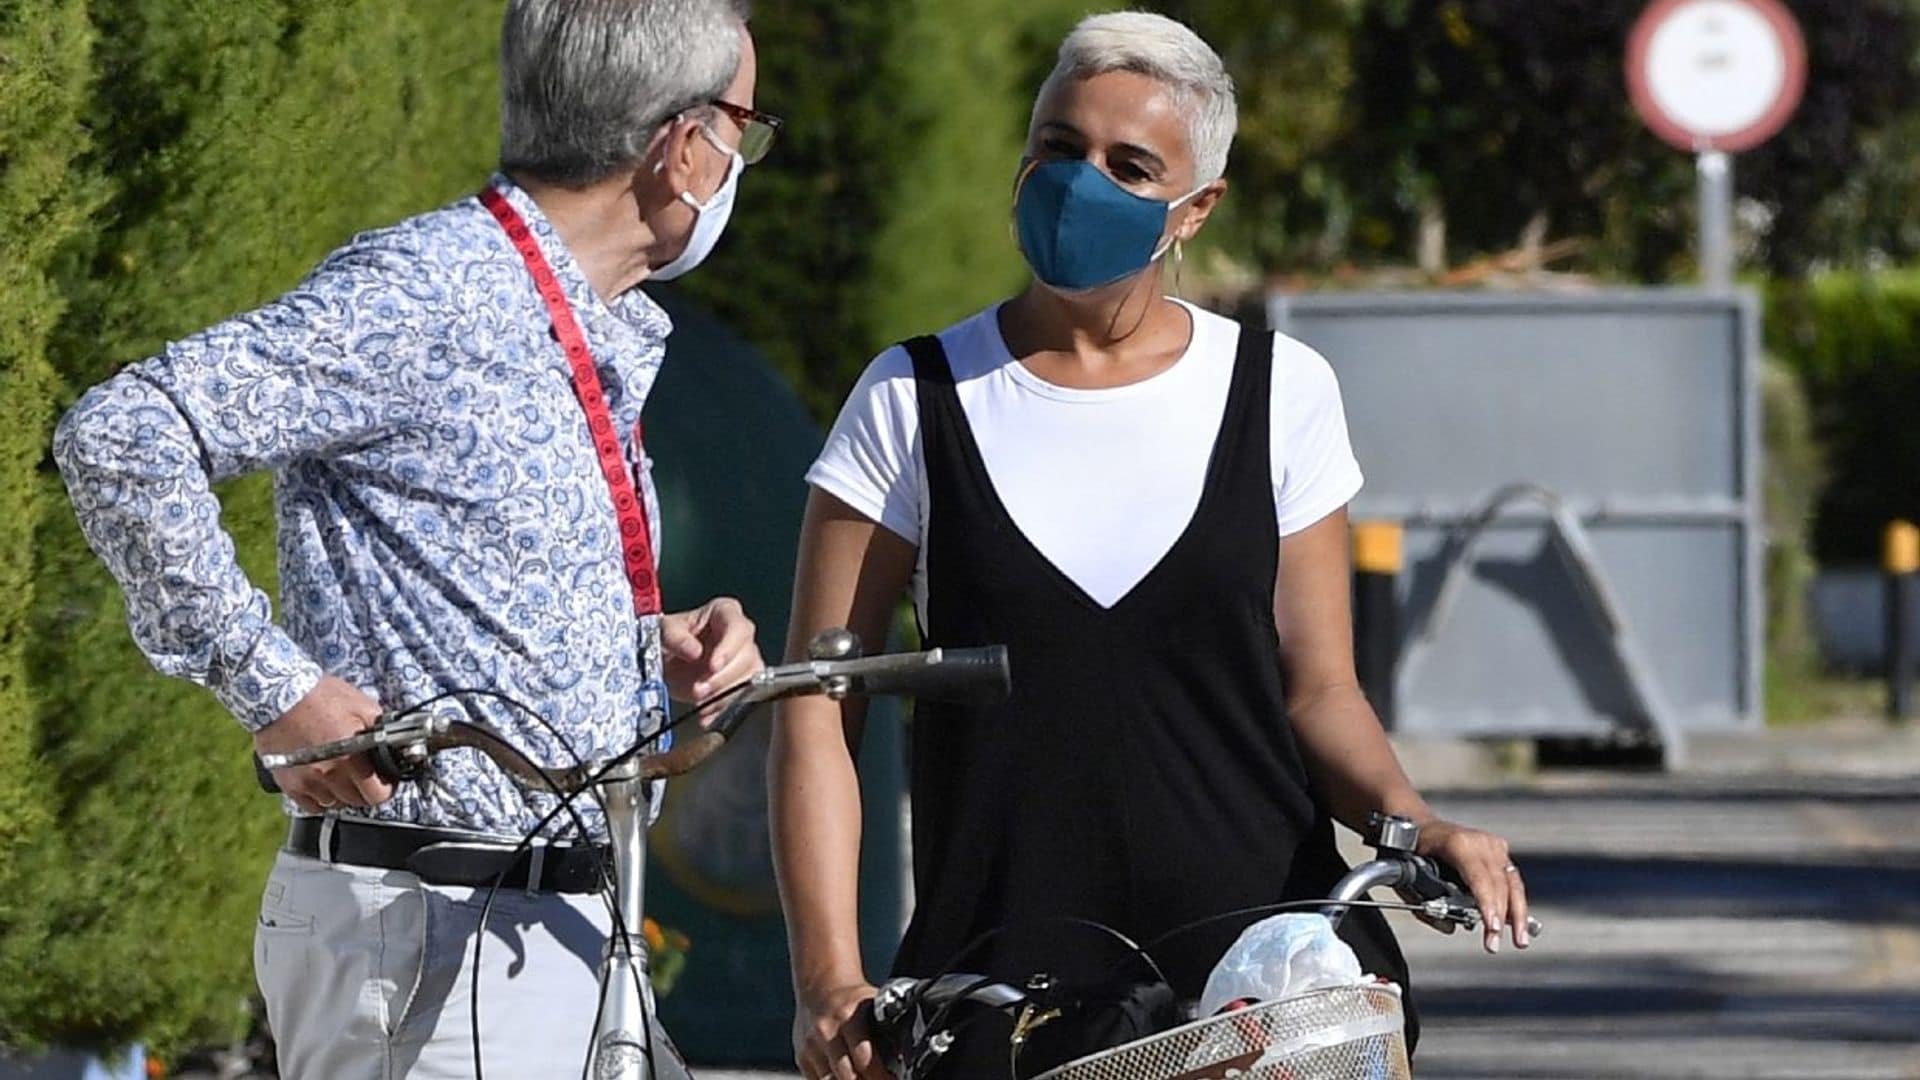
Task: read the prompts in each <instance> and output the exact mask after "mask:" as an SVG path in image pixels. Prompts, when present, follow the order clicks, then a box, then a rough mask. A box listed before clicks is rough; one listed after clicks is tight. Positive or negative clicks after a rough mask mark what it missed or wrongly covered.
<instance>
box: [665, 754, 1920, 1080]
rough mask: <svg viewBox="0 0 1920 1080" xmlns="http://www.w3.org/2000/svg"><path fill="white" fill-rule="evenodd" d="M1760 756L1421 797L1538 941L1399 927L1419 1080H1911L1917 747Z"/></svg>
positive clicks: (1917, 1012)
mask: <svg viewBox="0 0 1920 1080" xmlns="http://www.w3.org/2000/svg"><path fill="white" fill-rule="evenodd" d="M1807 738H1809V740H1810V744H1811V739H1812V738H1813V737H1811V736H1807ZM1768 745H1769V746H1772V747H1773V749H1770V750H1767V751H1766V752H1764V753H1762V752H1758V751H1751V750H1750V749H1749V750H1740V751H1739V752H1738V754H1736V755H1735V757H1728V756H1726V755H1724V754H1723V755H1721V756H1720V757H1718V758H1717V759H1716V758H1708V759H1706V760H1702V761H1701V762H1700V763H1699V764H1698V766H1697V767H1696V769H1695V771H1694V772H1691V773H1689V774H1686V775H1682V776H1661V775H1645V774H1631V773H1625V774H1623V773H1617V772H1615V773H1605V772H1587V773H1564V772H1563V773H1552V772H1549V773H1544V774H1541V775H1539V776H1536V777H1533V778H1530V779H1529V780H1527V781H1526V782H1525V783H1524V784H1519V785H1515V786H1511V787H1500V786H1494V787H1491V788H1488V787H1478V788H1455V789H1453V790H1437V791H1430V797H1431V798H1432V801H1433V802H1434V804H1435V805H1436V807H1437V808H1438V809H1439V810H1440V811H1441V812H1442V813H1443V814H1446V815H1447V816H1449V817H1452V818H1454V819H1455V820H1460V821H1465V822H1469V823H1472V824H1475V825H1479V826H1481V827H1484V828H1488V829H1491V830H1494V831H1496V832H1499V833H1501V834H1502V835H1505V836H1506V837H1508V838H1509V839H1510V840H1511V841H1512V843H1513V845H1514V850H1515V852H1516V856H1515V858H1516V862H1518V863H1519V865H1520V866H1521V867H1522V868H1523V870H1524V872H1525V874H1526V879H1527V882H1528V885H1529V889H1530V892H1531V895H1532V897H1533V901H1534V906H1535V912H1536V914H1537V915H1538V916H1539V918H1540V919H1541V920H1542V921H1543V922H1544V923H1545V924H1546V933H1545V934H1544V936H1543V937H1542V938H1541V939H1540V941H1539V942H1538V944H1537V945H1536V946H1535V947H1534V948H1532V949H1530V950H1527V951H1526V952H1524V953H1516V952H1514V951H1513V950H1511V949H1508V950H1507V951H1505V952H1503V953H1501V954H1500V955H1499V956H1496V957H1489V956H1486V955H1485V954H1484V953H1482V952H1481V951H1480V949H1479V946H1478V942H1477V940H1473V939H1469V938H1468V937H1466V936H1464V935H1454V936H1452V937H1446V936H1442V935H1440V934H1437V933H1435V932H1433V931H1431V930H1428V929H1426V928H1425V927H1423V926H1420V925H1418V924H1416V923H1413V922H1412V921H1411V920H1407V921H1404V922H1401V923H1398V924H1397V926H1398V929H1399V930H1400V934H1401V941H1402V944H1403V946H1404V947H1405V948H1406V951H1407V953H1408V955H1409V959H1410V962H1411V964H1412V967H1413V972H1414V982H1415V986H1416V988H1417V990H1418V992H1419V993H1420V995H1421V998H1420V1000H1421V1008H1422V1011H1423V1013H1424V1015H1425V1018H1426V1035H1425V1037H1424V1039H1423V1041H1422V1043H1421V1046H1420V1051H1419V1054H1418V1056H1417V1057H1416V1059H1415V1066H1416V1071H1417V1072H1418V1074H1419V1075H1420V1076H1421V1077H1422V1078H1423V1080H1430V1078H1431V1080H1439V1078H1467V1077H1474V1078H1487V1080H1508V1078H1522V1077H1528V1078H1542V1080H1558V1078H1575V1077H1578V1078H1603V1077H1633V1078H1650V1080H1651V1078H1679V1077H1713V1078H1722V1077H1724V1078H1741V1080H1758V1078H1782V1080H1785V1078H1796V1080H1798V1078H1815V1077H1845V1078H1861V1080H1867V1078H1901V1077H1911V1078H1916V1080H1920V733H1913V732H1907V733H1899V734H1897V736H1896V737H1893V738H1890V739H1887V740H1880V741H1878V742H1875V743H1871V744H1868V743H1859V744H1856V745H1850V746H1849V748H1848V750H1847V754H1846V756H1845V759H1844V760H1842V759H1840V758H1831V759H1827V758H1820V757H1817V756H1815V754H1814V752H1813V751H1812V750H1809V751H1807V752H1805V753H1801V752H1798V751H1793V750H1791V748H1789V750H1788V751H1781V750H1780V749H1779V746H1780V745H1781V744H1779V743H1772V744H1768ZM1736 749H1737V748H1736ZM1740 755H1744V756H1740ZM1734 760H1737V761H1738V762H1740V764H1739V765H1738V767H1716V764H1715V762H1716V761H1718V762H1719V763H1720V765H1722V766H1725V765H1726V763H1727V762H1728V761H1734ZM1754 769H1757V770H1759V771H1750V770H1754ZM1415 779H1416V780H1417V781H1422V782H1423V784H1424V786H1426V787H1428V788H1433V787H1434V785H1433V783H1432V782H1430V781H1428V780H1424V779H1423V778H1422V777H1421V776H1420V775H1419V771H1418V770H1415ZM789 1075H791V1074H783V1073H742V1072H725V1071H703V1072H702V1073H701V1076H702V1077H703V1080H749V1078H753V1080H771V1078H775V1077H784V1076H789Z"/></svg>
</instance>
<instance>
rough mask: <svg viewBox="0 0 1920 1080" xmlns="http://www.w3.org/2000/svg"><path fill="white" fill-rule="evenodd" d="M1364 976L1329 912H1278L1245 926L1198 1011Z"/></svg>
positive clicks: (1341, 983)
mask: <svg viewBox="0 0 1920 1080" xmlns="http://www.w3.org/2000/svg"><path fill="white" fill-rule="evenodd" d="M1360 979H1361V973H1360V959H1359V958H1358V957H1356V956H1354V955H1353V950H1352V949H1350V948H1348V947H1347V943H1346V942H1344V941H1341V940H1340V938H1339V936H1338V935H1336V934H1335V933H1334V932H1333V924H1332V923H1329V922H1328V921H1327V920H1326V917H1325V916H1323V915H1318V914H1312V913H1306V912H1293V913H1289V914H1286V915H1275V916H1273V917H1271V918H1267V919H1262V920H1260V921H1259V922H1257V923H1254V924H1253V925H1252V926H1249V927H1247V928H1246V930H1244V931H1242V932H1241V934H1240V937H1239V940H1237V941H1235V942H1234V943H1233V947H1232V948H1230V949H1228V950H1227V952H1226V955H1224V956H1222V957H1221V958H1220V962H1219V963H1218V964H1215V965H1214V967H1213V972H1212V973H1211V974H1209V975H1208V976H1207V986H1206V989H1205V990H1204V991H1202V992H1201V994H1200V1015H1201V1016H1203V1017H1206V1016H1212V1015H1213V1014H1214V1013H1216V1012H1219V1011H1220V1009H1221V1008H1223V1007H1224V1006H1226V1005H1227V1004H1228V1003H1229V1002H1234V1001H1239V1000H1241V999H1243V998H1246V999H1251V1000H1254V1001H1278V1000H1280V999H1282V998H1288V997H1292V996H1294V995H1296V994H1304V993H1306V992H1308V991H1310V990H1319V989H1323V988H1325V987H1329V986H1349V985H1352V984H1353V983H1356V982H1359V981H1360Z"/></svg>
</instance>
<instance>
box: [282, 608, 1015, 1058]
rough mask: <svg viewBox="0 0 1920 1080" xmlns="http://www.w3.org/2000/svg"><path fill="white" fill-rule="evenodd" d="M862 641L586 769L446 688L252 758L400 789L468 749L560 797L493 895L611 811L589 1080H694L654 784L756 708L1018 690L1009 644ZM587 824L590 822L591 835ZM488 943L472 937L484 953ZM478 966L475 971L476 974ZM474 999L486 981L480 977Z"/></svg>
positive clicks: (698, 711) (826, 648)
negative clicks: (328, 767) (665, 740)
mask: <svg viewBox="0 0 1920 1080" xmlns="http://www.w3.org/2000/svg"><path fill="white" fill-rule="evenodd" d="M859 653H860V645H859V641H858V639H857V638H855V637H854V635H853V634H851V633H849V632H847V631H845V630H829V631H826V632H824V633H822V634H820V635H819V636H817V637H816V638H815V639H814V640H813V642H812V644H811V646H810V647H809V649H808V656H809V659H808V660H805V661H801V662H798V663H792V664H784V665H780V666H776V667H768V668H765V669H763V670H762V671H761V672H760V673H759V674H757V675H755V676H754V677H753V678H752V679H750V680H747V681H746V682H743V683H741V684H739V685H737V686H734V687H730V688H728V689H726V690H723V691H721V692H720V693H718V694H715V695H714V696H713V697H711V698H709V699H708V700H706V701H704V702H700V703H698V704H696V705H695V706H694V707H693V709H691V710H690V711H689V712H687V713H686V714H685V715H684V716H683V717H682V718H681V719H680V720H677V721H675V722H674V723H673V724H670V725H668V726H667V728H665V729H664V730H663V731H661V732H656V733H654V734H653V735H649V736H647V737H645V738H643V739H642V740H641V741H640V742H639V743H637V744H636V745H635V746H633V747H632V748H630V749H628V750H627V751H625V752H624V753H621V754H618V755H615V756H614V757H612V758H610V759H606V760H601V761H589V762H577V763H576V764H574V765H573V766H571V767H568V768H561V769H550V768H546V767H543V766H541V765H539V764H536V763H535V762H534V761H533V760H532V759H531V758H529V757H528V756H527V755H525V754H524V753H522V752H521V751H520V750H518V749H517V748H515V747H514V746H513V744H512V743H511V742H510V741H509V740H508V739H507V738H506V737H505V736H503V735H501V734H500V733H499V732H497V731H495V730H493V729H492V728H491V727H489V726H487V725H484V724H480V723H475V722H473V721H467V720H455V719H451V718H449V717H447V716H445V715H444V714H432V715H429V714H427V713H426V712H425V711H424V710H425V709H426V707H427V706H429V705H431V704H433V703H435V702H437V701H440V700H442V699H444V698H447V697H457V696H460V695H462V694H479V695H484V696H489V697H495V698H501V699H502V700H506V701H508V702H509V703H511V704H514V705H515V706H517V707H519V708H521V709H524V710H526V711H527V712H528V713H530V714H533V715H535V716H537V715H538V714H537V713H533V710H531V709H527V708H526V706H524V705H521V704H520V703H518V702H514V701H512V699H510V698H505V697H504V695H500V694H497V693H495V692H493V691H487V690H465V691H450V692H449V693H447V694H443V695H440V696H439V697H436V698H434V699H431V700H430V701H427V702H422V703H421V704H419V705H415V706H412V707H410V708H408V709H405V710H402V711H400V712H397V713H394V714H393V715H391V716H387V717H382V718H381V720H380V722H378V723H376V724H375V725H374V726H373V727H371V728H368V729H367V730H366V731H363V732H361V733H359V734H357V735H353V736H350V737H348V738H344V739H338V740H335V741H332V742H328V743H322V744H318V745H315V746H310V747H306V748H304V749H301V750H297V751H293V752H290V753H285V754H271V755H266V756H265V757H262V758H257V759H256V769H257V772H258V775H259V779H260V783H261V786H262V787H263V788H265V789H266V790H268V791H278V790H279V788H278V785H277V784H275V783H274V781H273V777H272V770H274V769H283V768H288V767H291V766H296V765H308V764H312V763H314V762H319V761H326V760H330V759H333V758H340V757H350V756H352V755H355V754H366V755H368V757H369V758H370V759H371V761H372V763H373V766H374V769H375V771H376V772H377V773H379V775H380V776H381V778H382V779H385V780H387V781H388V782H390V783H396V782H401V781H406V780H415V779H419V778H420V777H421V776H422V775H423V774H424V772H425V770H426V767H427V763H428V761H429V760H430V759H431V758H432V756H433V755H434V754H436V753H439V752H441V751H443V750H452V749H457V748H468V749H474V750H478V751H480V752H482V753H484V754H486V755H487V756H488V757H489V758H490V759H492V760H493V762H494V763H495V764H496V765H498V766H499V767H500V769H501V771H502V772H504V773H505V774H506V775H507V776H508V777H509V778H510V779H511V780H512V781H513V782H514V783H515V784H516V785H518V786H519V787H520V788H521V790H523V791H543V792H548V793H551V794H553V795H556V796H558V797H559V798H560V800H561V803H560V805H559V806H558V807H556V808H555V809H554V810H553V811H552V812H551V813H549V814H548V815H547V816H546V818H545V819H544V820H542V821H541V822H540V823H539V824H538V825H536V826H535V827H534V828H533V829H532V830H530V831H529V832H528V834H527V836H526V838H524V839H523V840H522V841H521V842H520V844H519V845H518V846H517V847H515V848H513V849H511V850H508V849H506V848H504V847H503V848H501V849H500V850H499V853H498V858H499V862H500V871H499V874H498V875H497V876H496V877H495V878H494V882H493V886H494V889H495V890H497V889H498V887H499V885H500V883H501V881H503V880H504V879H505V877H506V875H507V873H508V872H509V870H510V869H512V868H513V866H514V864H515V862H516V860H518V859H519V858H520V856H521V855H522V854H524V853H525V852H527V851H528V850H529V848H530V847H531V845H532V843H533V840H534V838H535V837H536V836H539V835H542V834H543V833H544V831H545V830H546V828H547V827H548V826H549V825H551V824H552V823H553V822H554V821H556V820H558V817H559V815H560V814H561V813H563V812H566V811H569V810H570V809H571V807H572V804H573V802H574V801H575V800H576V799H578V798H579V797H581V796H582V795H584V794H587V793H589V792H590V793H592V794H593V796H594V797H595V798H596V799H598V800H599V801H600V802H601V804H602V805H603V806H604V808H605V819H606V828H607V848H608V858H609V859H610V861H611V864H612V865H611V866H610V867H606V866H604V865H603V867H602V882H603V889H602V891H603V892H604V893H605V895H606V896H607V900H608V905H609V910H610V913H611V915H612V923H613V933H612V934H611V935H610V936H609V938H608V943H607V948H606V951H605V953H604V954H603V956H602V958H601V964H600V971H599V986H600V990H599V1002H598V1005H597V1011H596V1013H595V1017H596V1019H595V1023H594V1029H593V1036H592V1042H591V1045H590V1046H589V1047H588V1049H587V1058H586V1062H585V1069H584V1073H583V1075H586V1076H590V1077H592V1078H593V1080H682V1078H686V1077H690V1076H691V1073H689V1072H688V1070H687V1068H686V1065H685V1063H684V1062H683V1061H681V1060H680V1058H679V1055H678V1053H677V1051H675V1050H674V1049H673V1047H672V1040H671V1039H670V1038H668V1037H667V1035H666V1032H665V1030H664V1029H662V1028H661V1027H660V1025H659V1022H658V1018H657V1017H656V1016H654V1014H653V1010H652V1004H651V1002H652V995H651V994H650V993H649V992H647V990H646V989H644V987H645V986H646V980H647V978H648V966H647V951H646V950H647V947H646V942H645V939H644V937H643V936H642V935H641V934H640V933H638V930H639V928H640V926H641V920H642V918H643V916H644V884H645V872H646V815H647V807H648V800H647V785H648V784H650V783H652V782H654V781H657V780H664V779H667V778H669V777H673V776H678V775H681V774H683V773H686V772H688V771H690V770H692V769H695V768H698V767H699V766H700V765H701V764H702V763H703V762H705V761H706V760H707V759H708V758H710V757H712V756H713V754H714V753H715V752H717V751H718V750H719V749H720V747H721V746H722V745H724V744H725V743H726V741H727V739H728V738H729V737H730V736H731V735H732V734H733V733H734V731H735V730H737V729H738V728H739V726H740V725H741V723H742V722H744V721H745V720H746V718H747V716H748V714H749V713H751V712H752V711H753V710H754V709H755V708H756V707H757V706H760V705H763V704H766V703H768V702H771V701H777V700H780V699H782V698H790V697H798V696H802V695H807V694H823V695H825V696H827V697H830V698H833V699H835V700H838V699H841V698H846V697H851V696H878V695H884V694H892V695H898V696H907V697H917V698H924V699H944V700H956V699H957V700H972V701H979V700H984V701H987V702H989V703H990V702H992V701H996V700H1002V699H1004V698H1005V697H1006V695H1007V694H1008V692H1009V691H1010V689H1011V683H1010V676H1009V674H1008V669H1007V654H1006V649H1005V648H1004V647H1003V646H997V645H993V646H984V647H981V648H972V649H945V650H943V649H930V650H926V651H924V652H911V653H890V654H889V653H883V654H878V655H874V656H865V657H863V656H861V655H859ZM722 701H725V702H727V704H726V706H725V708H724V709H723V710H722V711H721V712H720V713H719V715H718V716H716V717H715V718H714V719H713V720H712V721H711V722H710V723H707V724H705V725H704V726H703V727H702V728H701V729H700V730H699V731H697V732H696V733H694V734H693V735H691V736H690V737H688V738H685V739H684V740H680V741H677V742H676V743H675V744H674V745H672V746H670V747H669V748H667V749H664V750H661V751H659V752H656V753H647V752H646V750H647V748H648V747H649V746H651V745H653V744H654V743H655V742H656V741H658V740H659V739H660V738H661V737H662V736H663V735H664V734H665V733H666V732H668V731H672V730H673V729H675V728H677V727H678V726H680V725H681V724H684V723H685V722H686V721H687V720H689V719H692V718H696V717H699V716H701V715H703V714H704V713H706V712H708V711H709V710H711V709H712V708H713V707H715V706H717V705H719V704H720V703H721V702H722ZM583 830H584V827H583ZM492 902H493V900H492V893H491V892H490V893H489V896H488V900H487V906H486V907H485V908H483V909H482V914H481V923H482V925H483V926H484V925H485V922H486V915H487V913H488V912H489V910H490V909H491V907H492ZM484 938H485V935H484V934H480V935H477V936H476V940H475V943H474V951H475V953H476V956H477V954H478V952H479V946H480V943H481V941H482V940H484ZM477 967H478V965H477V963H476V968H477ZM472 993H473V994H475V995H476V996H477V995H478V993H479V987H478V984H477V981H476V984H475V986H474V987H473V990H472ZM474 1073H475V1076H476V1077H480V1076H482V1075H483V1073H484V1067H483V1063H482V1060H481V1051H480V1038H479V1030H478V1026H477V1025H476V1027H475V1032H474Z"/></svg>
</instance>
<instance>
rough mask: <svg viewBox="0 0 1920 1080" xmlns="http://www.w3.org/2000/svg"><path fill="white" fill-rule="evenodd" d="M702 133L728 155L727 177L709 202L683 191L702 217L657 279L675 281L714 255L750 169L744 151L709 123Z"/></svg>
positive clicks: (655, 275) (656, 274) (684, 199)
mask: <svg viewBox="0 0 1920 1080" xmlns="http://www.w3.org/2000/svg"><path fill="white" fill-rule="evenodd" d="M700 134H702V135H705V136H706V137H707V141H708V142H710V143H712V144H713V145H714V146H716V147H718V148H719V149H720V150H721V151H722V152H724V153H725V154H726V155H727V157H728V159H729V160H728V162H727V178H726V179H725V180H723V181H721V182H720V190H718V191H716V192H714V193H713V197H712V198H710V199H708V200H707V201H706V202H705V203H701V202H700V201H699V200H698V199H695V198H694V197H693V192H691V191H683V192H681V193H680V201H681V202H683V203H686V204H687V205H688V206H691V207H693V212H694V213H695V214H697V215H699V216H698V217H696V218H695V219H694V222H693V235H692V236H689V237H687V247H686V250H684V251H682V252H681V253H680V254H679V256H678V257H677V258H675V259H674V260H673V261H672V262H670V263H668V264H667V265H665V266H663V267H661V268H659V269H658V270H655V271H654V272H653V273H652V274H650V275H648V276H649V277H650V278H652V279H653V280H654V281H672V280H673V279H674V278H677V277H679V276H680V275H682V274H685V273H688V272H689V271H691V270H693V269H694V268H695V267H697V266H699V265H700V264H701V263H703V262H705V261H706V258H707V256H708V255H711V254H713V249H714V247H715V245H717V244H719V243H720V234H721V233H723V232H725V231H726V230H727V220H728V219H729V218H731V217H732V216H733V196H734V193H735V192H737V191H738V190H739V188H740V173H741V172H742V171H743V170H744V169H746V167H747V161H746V159H745V158H743V157H741V156H740V151H738V150H735V149H733V148H731V147H729V146H727V145H726V144H725V143H723V142H721V141H720V140H719V139H718V138H715V137H714V135H713V133H712V132H710V131H708V130H707V129H706V127H705V125H702V126H701V128H700Z"/></svg>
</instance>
